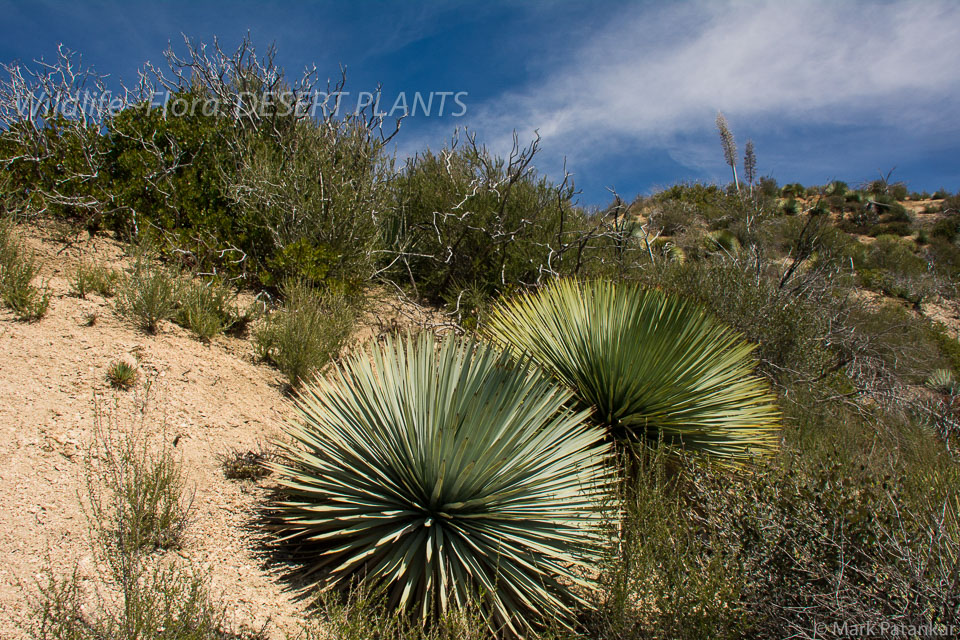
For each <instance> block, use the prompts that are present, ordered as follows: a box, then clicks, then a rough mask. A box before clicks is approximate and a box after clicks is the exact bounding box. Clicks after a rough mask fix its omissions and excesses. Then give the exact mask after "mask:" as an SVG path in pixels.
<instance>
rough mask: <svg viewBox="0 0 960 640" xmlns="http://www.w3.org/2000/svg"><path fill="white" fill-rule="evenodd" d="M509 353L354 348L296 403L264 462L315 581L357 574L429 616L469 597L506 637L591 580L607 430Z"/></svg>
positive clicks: (557, 609) (426, 340)
mask: <svg viewBox="0 0 960 640" xmlns="http://www.w3.org/2000/svg"><path fill="white" fill-rule="evenodd" d="M569 398H570V393H569V392H567V391H563V390H561V389H559V388H557V387H556V386H554V385H553V384H552V383H551V382H550V381H549V380H548V379H547V378H546V377H544V376H542V375H540V374H539V373H538V372H536V371H535V370H531V369H529V368H528V367H526V366H523V365H515V364H513V363H512V362H511V356H510V355H509V354H505V353H500V352H498V351H496V350H494V349H493V348H491V347H487V346H483V345H478V344H475V343H472V342H467V341H463V340H459V339H454V338H451V339H448V340H446V341H444V342H442V343H440V344H437V342H436V341H435V340H434V339H433V338H432V337H431V336H429V335H423V336H422V337H420V338H419V339H415V338H409V337H408V338H407V339H405V340H401V341H396V342H395V341H393V340H388V341H387V342H386V344H384V345H382V346H375V347H372V348H371V351H370V352H369V353H359V354H356V355H354V356H351V357H350V358H349V359H348V360H347V361H346V363H345V365H344V366H343V367H342V368H340V369H337V371H336V372H335V373H334V374H333V375H332V377H331V379H329V380H324V379H316V380H315V381H314V382H313V383H312V384H310V385H307V386H306V387H305V388H304V390H303V391H302V392H301V393H300V395H299V396H298V398H297V402H296V406H297V409H298V413H299V418H298V420H297V421H296V422H294V423H292V424H290V425H289V426H288V428H287V431H288V434H289V435H290V436H291V437H292V438H293V440H294V443H295V444H294V445H292V446H289V447H288V448H287V449H286V452H285V460H284V461H283V462H282V463H279V464H276V465H273V467H274V468H275V469H276V470H277V472H278V473H279V474H280V483H281V484H282V485H283V486H284V487H286V489H287V491H288V492H289V497H288V498H287V499H286V500H285V501H284V502H282V503H280V504H279V505H278V509H279V515H280V518H281V521H282V523H283V529H284V536H285V539H288V540H290V541H291V542H292V543H293V544H296V545H308V546H309V547H310V548H311V549H312V551H313V553H312V554H311V558H310V562H309V565H308V569H309V570H310V571H311V575H313V576H314V580H316V581H317V583H318V584H319V585H321V586H323V587H341V588H344V587H348V586H350V584H349V583H350V580H352V579H354V578H357V577H359V578H362V579H363V580H365V581H366V582H367V583H368V584H370V585H373V586H375V587H382V588H383V589H385V590H386V592H387V593H388V594H389V596H390V600H391V602H393V603H396V604H397V605H398V606H399V607H400V608H401V609H412V610H413V612H414V615H415V616H416V617H418V618H426V619H433V618H436V617H439V616H442V615H444V614H446V613H447V612H450V611H460V612H463V611H465V610H466V607H467V604H468V603H469V602H470V601H471V600H473V599H474V598H476V599H477V600H476V601H477V602H478V603H479V607H480V609H481V611H482V613H483V615H484V616H485V617H486V620H487V622H488V624H490V625H491V626H493V627H494V628H498V627H501V626H503V627H505V629H506V630H508V631H510V632H512V633H520V632H523V631H526V630H527V629H528V628H529V626H530V625H531V624H533V623H534V622H535V621H537V620H547V621H550V620H558V621H561V622H564V623H567V624H569V623H570V620H571V617H572V610H571V609H570V605H571V604H572V603H575V602H577V601H578V600H580V599H581V597H580V596H579V595H578V594H579V592H580V591H581V589H583V588H585V587H589V586H590V583H589V581H588V580H586V579H585V578H584V575H585V574H584V573H583V570H584V569H586V568H587V567H588V566H589V564H587V563H588V562H589V560H590V558H591V546H592V544H593V543H594V541H595V538H594V534H593V533H592V532H591V531H592V527H594V526H595V524H596V514H595V511H594V509H595V504H594V501H595V500H596V499H597V498H598V497H599V495H600V494H601V493H602V491H603V489H604V486H605V484H606V482H607V468H608V467H607V462H608V461H607V460H606V455H607V454H606V451H607V449H606V447H605V446H603V445H602V442H603V432H602V431H601V430H599V429H597V428H594V427H592V426H590V425H588V424H586V423H585V422H584V420H585V418H586V417H587V415H588V414H587V412H580V413H574V412H572V411H570V410H568V409H566V408H565V403H566V402H567V401H568V400H569Z"/></svg>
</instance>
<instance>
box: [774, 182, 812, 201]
mask: <svg viewBox="0 0 960 640" xmlns="http://www.w3.org/2000/svg"><path fill="white" fill-rule="evenodd" d="M805 193H806V189H805V188H804V186H803V185H802V184H800V183H799V182H792V183H790V184H785V185H783V188H782V189H780V197H781V198H787V199H795V198H802V197H803V196H804V194H805Z"/></svg>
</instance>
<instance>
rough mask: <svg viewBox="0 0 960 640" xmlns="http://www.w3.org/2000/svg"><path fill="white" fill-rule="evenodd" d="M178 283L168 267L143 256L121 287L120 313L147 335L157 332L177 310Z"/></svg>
mask: <svg viewBox="0 0 960 640" xmlns="http://www.w3.org/2000/svg"><path fill="white" fill-rule="evenodd" d="M177 292H178V282H177V279H176V277H175V276H174V275H173V274H171V273H170V272H169V271H168V270H167V269H166V268H164V267H162V266H160V265H158V264H156V263H155V262H154V261H153V260H151V259H150V258H149V257H141V258H140V259H138V260H137V263H136V265H135V266H134V268H133V269H132V270H131V272H130V273H128V274H127V276H126V277H125V278H124V279H123V281H122V282H121V284H120V288H119V290H118V295H117V305H116V306H117V311H119V312H120V313H121V314H122V315H125V316H127V317H129V318H131V319H132V320H133V321H134V322H136V323H137V324H138V325H139V326H140V328H142V329H143V330H144V331H146V332H147V333H156V332H157V329H158V328H159V326H160V322H161V321H163V320H169V319H171V318H173V317H174V315H175V313H176V310H177Z"/></svg>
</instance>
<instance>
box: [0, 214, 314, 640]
mask: <svg viewBox="0 0 960 640" xmlns="http://www.w3.org/2000/svg"><path fill="white" fill-rule="evenodd" d="M29 242H30V245H31V246H32V247H33V248H34V249H36V250H37V251H38V253H40V255H41V258H42V259H43V260H44V261H45V271H44V273H43V277H44V278H46V279H47V281H48V285H49V287H50V289H51V291H52V293H53V299H52V302H51V306H50V311H49V313H48V315H47V317H45V318H43V319H42V320H41V321H40V322H37V323H33V324H26V323H21V322H16V321H15V320H14V319H13V318H12V316H11V315H10V314H9V312H7V311H0V433H2V434H3V437H0V637H3V638H18V637H23V632H22V629H21V625H20V623H19V622H20V621H21V620H22V619H23V617H24V615H25V612H26V611H27V607H28V601H29V598H30V597H31V596H32V595H33V594H35V593H36V576H37V575H38V573H39V572H40V571H41V570H42V569H43V568H44V567H47V566H53V567H54V568H55V569H56V570H57V571H67V570H69V569H70V568H71V567H72V566H73V563H74V562H79V563H80V567H81V570H82V572H83V573H84V574H85V575H88V576H89V575H90V574H93V573H95V572H94V571H93V570H92V559H91V557H90V554H89V551H88V550H87V548H88V547H87V545H86V536H87V533H86V524H85V520H84V516H83V512H82V510H81V508H80V506H79V500H78V494H79V493H80V491H79V490H80V487H81V480H82V477H83V476H82V472H83V464H82V459H83V455H82V454H83V449H84V447H85V446H86V444H87V443H88V442H90V439H91V437H92V427H93V420H94V402H95V400H94V396H95V394H96V393H101V394H103V397H104V398H106V399H107V401H106V404H109V403H110V400H109V399H110V398H111V397H112V396H113V395H114V392H112V391H111V390H110V388H109V386H108V385H107V383H106V381H105V379H104V375H105V371H106V368H107V366H108V365H109V364H110V362H112V361H113V360H114V359H116V358H118V357H121V356H126V357H127V358H129V359H131V360H133V358H134V357H136V356H137V355H139V357H140V370H141V380H147V379H149V380H152V381H153V385H152V391H151V396H152V401H151V402H152V406H153V410H152V411H150V412H149V413H148V424H150V425H152V426H151V429H153V430H155V431H156V432H157V433H159V435H160V437H164V438H168V439H169V440H170V441H171V442H172V441H173V439H174V438H179V439H178V444H177V447H176V449H177V451H179V452H181V454H182V456H183V462H184V465H185V470H186V472H187V475H188V477H189V479H190V482H191V483H193V485H194V486H195V490H196V495H195V499H194V508H195V518H194V521H193V522H192V524H191V526H190V527H189V529H188V531H187V543H186V546H185V548H184V549H183V551H182V552H181V553H182V554H183V555H185V556H187V557H189V558H191V559H193V560H195V561H197V562H199V563H201V564H202V565H203V566H206V567H209V568H210V570H211V571H212V575H213V581H214V586H215V588H216V589H217V590H219V591H221V592H222V593H223V595H224V600H225V601H226V603H227V604H228V605H230V606H231V607H232V608H233V610H234V612H235V616H236V619H237V621H238V622H241V623H244V624H246V625H248V626H255V627H260V626H261V625H262V624H263V623H264V622H265V621H266V620H267V619H268V618H270V619H272V620H273V622H272V624H271V628H272V633H271V635H273V636H274V637H280V636H281V632H282V631H283V630H284V629H285V628H290V626H291V623H292V621H293V620H294V618H295V617H296V616H297V615H298V612H299V609H300V605H299V604H297V602H296V600H295V598H294V596H293V594H290V593H287V592H284V590H283V583H282V581H280V580H279V579H278V578H277V577H276V576H273V575H271V574H270V572H269V570H268V569H266V568H264V566H263V562H262V558H261V555H262V552H261V551H259V549H261V547H260V546H259V545H257V544H256V541H255V540H254V537H255V536H256V529H255V528H251V527H250V526H249V524H248V523H249V522H250V521H251V519H252V517H253V513H254V510H255V508H256V506H257V505H258V502H259V500H260V498H261V497H262V495H263V494H264V493H265V488H264V487H266V486H268V484H269V482H270V481H269V480H266V481H264V482H263V483H261V485H260V486H257V485H254V484H252V483H249V482H247V483H242V482H236V481H231V480H227V479H226V478H224V476H223V473H222V471H221V469H220V466H219V463H218V460H217V455H218V454H220V453H223V452H225V451H227V450H228V449H230V448H240V449H247V448H253V447H255V446H256V444H257V443H258V441H264V440H268V439H269V438H271V436H273V435H275V434H276V433H277V425H278V423H279V421H281V420H282V419H283V418H284V415H285V413H287V412H288V411H289V409H288V407H287V406H286V405H285V400H284V396H283V394H282V393H281V390H280V383H279V377H278V375H277V373H276V372H275V371H274V370H272V369H271V368H269V367H267V366H265V365H262V364H258V363H255V362H254V360H253V357H252V351H251V348H250V345H249V343H248V342H246V341H243V340H238V339H235V338H225V337H221V338H218V339H217V340H216V341H215V342H214V343H213V344H212V345H203V344H201V343H199V342H198V341H196V340H195V339H193V338H191V337H190V335H189V334H188V333H187V332H186V331H185V330H183V329H181V328H179V327H176V326H174V325H172V324H165V325H164V326H163V327H162V330H161V332H160V334H159V335H157V336H147V335H144V334H143V333H141V332H139V331H137V330H136V329H135V328H133V327H132V326H131V325H130V324H128V323H127V322H125V321H123V320H122V319H120V318H118V317H117V316H116V315H115V314H114V313H113V312H112V306H111V303H110V302H109V301H106V300H102V299H100V298H97V297H96V296H93V297H91V299H88V300H81V299H78V298H75V297H71V296H70V295H69V280H68V277H69V274H70V273H71V272H72V269H73V268H75V266H76V264H77V263H78V261H79V259H80V258H81V256H82V254H83V253H86V254H87V256H89V254H90V253H91V252H94V253H95V254H96V256H97V257H98V259H100V260H107V261H109V262H113V263H114V264H120V261H121V251H120V248H119V247H118V246H117V245H115V244H114V243H112V242H111V241H109V240H97V241H96V243H95V244H94V243H91V242H89V241H87V242H84V243H83V244H82V245H81V246H79V247H78V246H74V247H70V248H68V249H66V250H64V251H62V252H61V253H59V255H57V253H58V252H60V251H61V249H63V246H64V245H63V244H62V243H57V242H54V241H52V240H49V239H41V238H40V237H39V234H37V233H31V234H30V237H29ZM93 311H96V312H98V316H99V317H98V320H97V322H96V324H95V325H94V326H90V327H88V326H84V319H85V316H86V314H88V313H90V312H93ZM132 393H133V392H126V393H125V394H121V395H125V396H128V398H126V399H125V400H124V403H123V404H124V405H127V404H130V402H129V396H130V395H132Z"/></svg>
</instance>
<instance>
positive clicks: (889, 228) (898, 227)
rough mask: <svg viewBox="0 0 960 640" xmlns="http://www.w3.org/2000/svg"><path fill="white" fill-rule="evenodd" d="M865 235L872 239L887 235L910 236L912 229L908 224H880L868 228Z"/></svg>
mask: <svg viewBox="0 0 960 640" xmlns="http://www.w3.org/2000/svg"><path fill="white" fill-rule="evenodd" d="M867 235H870V236H872V237H874V238H876V237H879V236H883V235H888V236H891V235H892V236H901V237H902V236H910V235H913V227H912V226H911V225H910V223H909V222H886V223H881V224H875V225H873V226H872V227H870V229H869V231H868V233H867Z"/></svg>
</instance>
